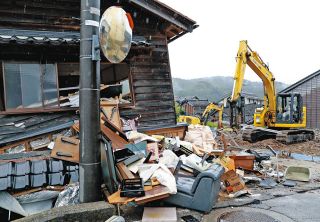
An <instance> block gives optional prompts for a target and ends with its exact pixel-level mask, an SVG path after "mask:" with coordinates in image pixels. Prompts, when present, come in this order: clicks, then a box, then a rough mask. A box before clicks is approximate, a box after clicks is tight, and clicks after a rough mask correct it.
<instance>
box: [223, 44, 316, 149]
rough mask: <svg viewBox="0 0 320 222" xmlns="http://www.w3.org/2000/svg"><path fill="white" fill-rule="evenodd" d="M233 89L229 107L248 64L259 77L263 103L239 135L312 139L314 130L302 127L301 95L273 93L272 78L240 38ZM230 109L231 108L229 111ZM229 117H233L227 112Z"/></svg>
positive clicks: (254, 138) (289, 140)
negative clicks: (247, 126) (249, 126)
mask: <svg viewBox="0 0 320 222" xmlns="http://www.w3.org/2000/svg"><path fill="white" fill-rule="evenodd" d="M236 61H237V65H236V71H235V75H234V85H233V91H232V95H231V98H230V101H229V102H230V108H231V109H230V110H233V109H235V107H236V104H237V101H238V99H239V98H240V96H241V91H242V85H243V80H244V74H245V69H246V66H247V65H248V66H249V67H250V68H251V69H252V70H253V71H254V72H255V73H256V74H257V75H258V77H259V78H260V79H261V80H262V83H263V87H264V104H263V107H262V108H257V109H256V110H255V113H254V123H253V125H254V127H251V128H246V129H244V132H243V139H244V140H247V141H250V142H255V141H259V140H263V139H268V138H276V139H277V140H278V141H281V142H284V143H294V142H300V141H306V140H312V139H314V132H313V131H312V130H308V129H306V112H307V110H306V107H304V106H303V101H302V99H303V98H302V96H301V95H300V94H297V93H292V94H278V95H277V94H276V89H275V78H274V76H273V74H272V72H271V71H270V70H269V67H268V65H267V64H266V63H264V62H263V60H262V59H261V57H260V56H259V54H258V53H257V52H255V51H253V50H251V48H250V47H249V46H248V43H247V41H245V40H243V41H240V45H239V50H238V53H237V57H236ZM232 113H233V112H231V114H232ZM231 119H233V117H232V116H231Z"/></svg>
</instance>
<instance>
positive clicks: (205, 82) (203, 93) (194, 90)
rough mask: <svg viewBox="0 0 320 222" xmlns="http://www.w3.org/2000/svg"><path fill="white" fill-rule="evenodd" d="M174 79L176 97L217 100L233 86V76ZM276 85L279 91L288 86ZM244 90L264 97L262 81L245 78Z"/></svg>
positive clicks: (277, 83)
mask: <svg viewBox="0 0 320 222" xmlns="http://www.w3.org/2000/svg"><path fill="white" fill-rule="evenodd" d="M172 81H173V91H174V95H175V97H191V96H197V97H199V98H200V99H208V100H209V101H215V102H217V101H218V100H219V99H221V98H223V97H224V96H225V95H228V94H231V93H232V88H233V77H230V76H211V77H203V78H195V79H183V78H173V79H172ZM275 85H276V86H275V87H276V90H277V92H280V91H281V90H283V89H284V88H286V87H287V86H288V85H287V84H285V83H282V82H277V81H276V84H275ZM242 91H243V92H246V93H251V94H253V95H255V96H257V97H261V98H263V85H262V82H257V81H250V80H246V79H245V80H244V81H243V90H242Z"/></svg>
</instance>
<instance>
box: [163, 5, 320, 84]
mask: <svg viewBox="0 0 320 222" xmlns="http://www.w3.org/2000/svg"><path fill="white" fill-rule="evenodd" d="M161 1H162V2H164V3H166V4H167V5H169V6H171V7H173V8H174V9H176V10H177V11H179V12H181V13H183V14H185V15H186V16H188V17H190V18H191V19H193V20H195V21H196V22H197V23H198V24H199V25H200V27H199V28H197V29H195V30H194V32H193V33H189V34H187V35H185V36H183V37H181V38H179V39H177V40H175V41H174V42H172V43H170V44H169V52H170V65H171V71H172V75H173V77H179V78H187V79H192V78H199V77H206V76H216V75H223V76H233V74H234V70H235V65H236V63H235V56H236V53H237V51H238V46H239V41H240V40H248V44H249V46H250V47H251V48H252V49H253V50H254V51H257V52H258V53H259V55H260V56H261V58H262V59H263V60H264V62H266V63H267V64H269V67H270V71H272V72H273V74H274V76H275V78H276V80H277V81H282V82H285V83H288V84H291V83H294V82H296V81H298V80H300V79H301V78H303V77H305V76H307V75H309V74H311V73H313V72H315V71H317V70H318V69H320V16H319V10H320V1H317V0H304V1H303V0H300V1H298V0H265V1H262V0H197V1H195V0H161ZM245 78H246V79H250V80H259V78H257V77H256V75H255V74H254V73H253V72H252V71H251V70H250V68H249V67H248V68H247V72H246V75H245Z"/></svg>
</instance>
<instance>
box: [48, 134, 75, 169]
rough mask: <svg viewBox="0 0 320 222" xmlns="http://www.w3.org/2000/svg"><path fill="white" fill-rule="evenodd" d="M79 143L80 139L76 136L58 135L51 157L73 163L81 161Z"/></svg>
mask: <svg viewBox="0 0 320 222" xmlns="http://www.w3.org/2000/svg"><path fill="white" fill-rule="evenodd" d="M79 144H80V140H78V139H76V138H70V137H63V136H58V137H57V139H56V140H55V143H54V147H53V149H52V152H51V157H52V158H55V159H60V160H66V161H70V162H73V163H79V159H80V155H79Z"/></svg>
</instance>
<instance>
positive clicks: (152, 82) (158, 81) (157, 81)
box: [133, 80, 171, 87]
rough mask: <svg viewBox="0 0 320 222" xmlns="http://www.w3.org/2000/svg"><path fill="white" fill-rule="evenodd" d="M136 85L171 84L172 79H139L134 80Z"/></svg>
mask: <svg viewBox="0 0 320 222" xmlns="http://www.w3.org/2000/svg"><path fill="white" fill-rule="evenodd" d="M133 86H134V87H139V86H148V87H151V86H161V87H163V86H171V81H164V80H139V81H134V82H133Z"/></svg>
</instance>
